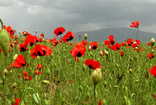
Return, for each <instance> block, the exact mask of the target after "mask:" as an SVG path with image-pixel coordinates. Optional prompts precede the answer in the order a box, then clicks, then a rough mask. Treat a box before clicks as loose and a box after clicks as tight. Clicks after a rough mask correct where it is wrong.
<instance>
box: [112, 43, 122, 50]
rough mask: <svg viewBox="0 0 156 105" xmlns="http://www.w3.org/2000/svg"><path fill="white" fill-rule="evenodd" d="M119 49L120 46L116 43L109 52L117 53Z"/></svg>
mask: <svg viewBox="0 0 156 105" xmlns="http://www.w3.org/2000/svg"><path fill="white" fill-rule="evenodd" d="M120 47H121V45H120V44H119V43H118V42H117V43H115V45H112V46H111V50H114V51H117V50H119V49H120Z"/></svg>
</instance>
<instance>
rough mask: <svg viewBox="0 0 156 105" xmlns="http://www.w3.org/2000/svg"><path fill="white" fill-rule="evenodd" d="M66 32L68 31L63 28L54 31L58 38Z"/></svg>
mask: <svg viewBox="0 0 156 105" xmlns="http://www.w3.org/2000/svg"><path fill="white" fill-rule="evenodd" d="M65 31H66V30H65V29H64V28H63V27H58V28H56V29H55V30H54V34H55V35H56V36H58V35H61V34H63V33H64V32H65ZM56 36H55V37H56Z"/></svg>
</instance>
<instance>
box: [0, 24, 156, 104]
mask: <svg viewBox="0 0 156 105" xmlns="http://www.w3.org/2000/svg"><path fill="white" fill-rule="evenodd" d="M2 29H6V30H7V32H2V30H1V32H0V38H2V39H3V38H4V39H7V38H6V37H9V45H8V43H7V41H6V42H4V41H3V40H0V46H1V49H0V67H1V69H0V105H155V103H156V102H155V101H156V95H155V94H156V86H155V84H156V78H155V77H156V67H155V65H156V59H155V58H154V53H155V45H154V46H153V44H154V43H155V41H154V40H151V42H150V43H148V45H147V43H140V41H138V40H136V41H132V39H129V40H128V41H125V42H124V43H118V42H115V41H114V38H113V36H112V35H111V36H110V37H108V39H109V40H107V39H104V42H94V43H92V42H87V37H86V36H85V39H86V40H85V42H84V40H83V41H82V40H81V39H80V42H70V40H71V39H73V38H74V37H75V35H74V34H73V33H72V32H69V34H66V35H65V37H64V36H63V41H57V39H56V38H54V39H52V40H47V39H44V36H43V34H42V35H40V36H41V38H39V37H40V36H39V35H38V37H37V36H35V35H31V34H29V33H27V32H23V33H21V35H19V36H15V35H14V33H13V32H14V30H12V29H11V30H10V27H6V28H4V26H3V24H2ZM64 31H65V30H62V29H61V31H58V34H62V33H63V32H64ZM54 33H55V31H54ZM8 34H9V35H8ZM36 34H38V33H37V32H36ZM58 34H56V35H58ZM137 34H138V30H137ZM83 37H84V36H83V35H82V37H81V38H82V39H83ZM136 39H137V37H136ZM1 42H3V43H1ZM82 42H84V43H85V44H84V43H82ZM4 43H5V45H6V46H4V45H3V44H4ZM92 44H94V45H93V46H92ZM150 44H151V45H150ZM7 46H8V47H7ZM75 46H76V47H75ZM74 48H75V49H74ZM8 50H9V52H8ZM5 51H6V52H5ZM92 60H93V61H92ZM87 61H89V62H87ZM95 71H96V73H95ZM98 71H99V72H98ZM97 72H98V73H97ZM93 74H94V76H95V77H93ZM101 75H102V78H101Z"/></svg>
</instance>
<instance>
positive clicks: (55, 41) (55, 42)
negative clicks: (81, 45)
mask: <svg viewBox="0 0 156 105" xmlns="http://www.w3.org/2000/svg"><path fill="white" fill-rule="evenodd" d="M57 44H58V41H57V39H56V38H54V39H53V46H56V45H57Z"/></svg>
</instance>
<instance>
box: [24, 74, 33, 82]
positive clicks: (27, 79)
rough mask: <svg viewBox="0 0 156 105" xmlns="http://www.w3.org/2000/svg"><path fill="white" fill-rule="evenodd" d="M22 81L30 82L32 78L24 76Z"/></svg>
mask: <svg viewBox="0 0 156 105" xmlns="http://www.w3.org/2000/svg"><path fill="white" fill-rule="evenodd" d="M24 80H26V81H30V80H32V77H31V76H30V75H25V76H24Z"/></svg>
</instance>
